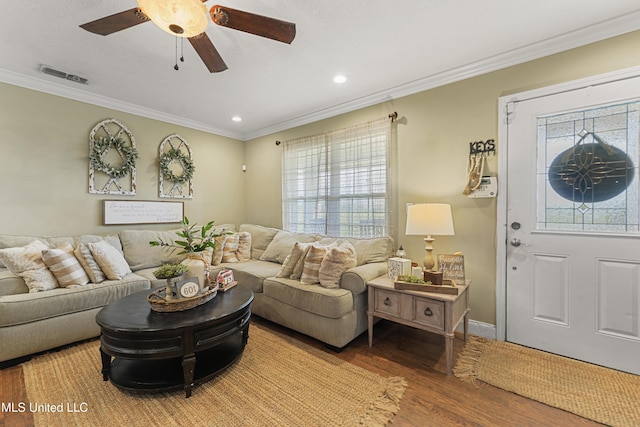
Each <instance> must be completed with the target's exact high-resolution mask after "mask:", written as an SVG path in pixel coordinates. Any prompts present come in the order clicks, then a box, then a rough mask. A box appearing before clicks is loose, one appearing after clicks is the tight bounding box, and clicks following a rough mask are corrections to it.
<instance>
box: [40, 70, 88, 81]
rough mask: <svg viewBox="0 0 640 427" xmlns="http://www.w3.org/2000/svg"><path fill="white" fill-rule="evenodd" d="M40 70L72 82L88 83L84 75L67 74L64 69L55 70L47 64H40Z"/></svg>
mask: <svg viewBox="0 0 640 427" xmlns="http://www.w3.org/2000/svg"><path fill="white" fill-rule="evenodd" d="M40 71H41V72H43V73H45V74H49V75H50V76H56V77H60V78H61V79H66V80H71V81H72V82H76V83H82V84H85V85H86V84H89V80H87V79H85V78H84V77H80V76H76V75H75V74H68V73H65V72H64V71H60V70H56V69H55V68H51V67H49V66H48V65H41V66H40Z"/></svg>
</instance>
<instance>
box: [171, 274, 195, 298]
mask: <svg viewBox="0 0 640 427" xmlns="http://www.w3.org/2000/svg"><path fill="white" fill-rule="evenodd" d="M176 289H177V290H178V295H180V297H182V298H191V297H195V296H196V295H198V292H200V282H199V280H198V278H197V277H189V278H188V279H183V280H179V281H177V282H176Z"/></svg>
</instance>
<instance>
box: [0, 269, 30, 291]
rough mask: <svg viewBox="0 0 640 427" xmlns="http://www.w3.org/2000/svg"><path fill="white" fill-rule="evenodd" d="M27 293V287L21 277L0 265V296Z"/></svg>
mask: <svg viewBox="0 0 640 427" xmlns="http://www.w3.org/2000/svg"><path fill="white" fill-rule="evenodd" d="M27 293H29V288H28V287H27V284H26V283H25V282H24V279H23V278H22V277H20V276H17V275H15V274H13V273H12V272H11V271H9V269H8V268H6V267H0V297H2V296H5V295H15V294H27Z"/></svg>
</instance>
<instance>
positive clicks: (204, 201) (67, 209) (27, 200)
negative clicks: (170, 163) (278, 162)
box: [0, 83, 245, 236]
mask: <svg viewBox="0 0 640 427" xmlns="http://www.w3.org/2000/svg"><path fill="white" fill-rule="evenodd" d="M111 118H113V119H117V120H118V121H120V122H121V123H123V124H124V125H125V126H127V128H128V129H129V130H130V131H131V132H132V134H133V136H134V138H135V140H136V146H137V149H138V153H139V159H138V162H137V164H136V175H137V179H136V181H137V194H136V195H135V196H113V195H99V194H89V172H88V170H89V163H88V162H89V161H88V153H89V132H90V131H91V129H92V128H93V127H94V126H95V125H96V124H98V123H99V122H101V121H102V120H104V119H111ZM173 133H177V134H179V135H180V136H182V137H183V138H184V139H186V140H187V142H188V143H189V144H190V146H191V149H192V152H193V155H194V164H195V167H196V171H195V175H194V197H193V199H184V211H185V214H186V215H187V216H188V217H189V219H190V220H191V221H192V222H193V221H195V222H198V223H204V222H207V221H209V220H211V219H213V220H215V221H216V223H218V224H222V223H226V222H232V223H238V222H241V221H242V220H243V219H244V206H245V204H244V178H245V176H244V174H243V173H242V171H241V166H242V164H243V163H244V144H243V143H242V142H241V141H237V140H234V139H230V138H226V137H221V136H217V135H212V134H210V133H206V132H201V131H197V130H193V129H188V128H185V127H181V126H176V125H173V124H169V123H164V122H160V121H156V120H151V119H146V118H143V117H139V116H135V115H132V114H127V113H122V112H119V111H114V110H110V109H107V108H101V107H98V106H95V105H90V104H86V103H82V102H78V101H72V100H69V99H66V98H62V97H58V96H53V95H48V94H45V93H41V92H37V91H33V90H28V89H24V88H20V87H17V86H12V85H8V84H2V83H0V147H1V154H0V183H1V184H0V185H1V188H2V190H1V194H2V198H1V201H0V203H1V205H0V206H1V208H0V233H5V234H29V235H51V236H69V235H77V234H85V233H112V232H117V231H119V230H121V229H123V228H127V227H129V228H130V227H132V226H103V225H101V224H102V201H103V200H105V199H113V200H119V199H126V200H161V199H160V198H159V197H158V149H159V146H160V143H161V142H162V140H163V139H164V138H165V137H167V136H169V135H171V134H173ZM172 200H178V199H172ZM180 200H183V199H180ZM136 227H138V228H150V229H154V228H155V229H167V228H168V227H176V224H173V225H166V224H164V225H143V226H136Z"/></svg>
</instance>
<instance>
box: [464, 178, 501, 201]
mask: <svg viewBox="0 0 640 427" xmlns="http://www.w3.org/2000/svg"><path fill="white" fill-rule="evenodd" d="M497 194H498V178H497V177H495V176H483V177H482V179H481V180H480V186H479V187H478V188H477V189H475V190H474V191H472V192H471V193H470V194H469V197H471V198H476V197H496V196H497Z"/></svg>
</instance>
